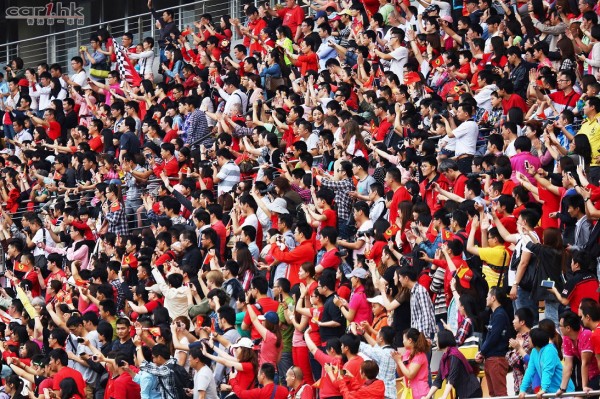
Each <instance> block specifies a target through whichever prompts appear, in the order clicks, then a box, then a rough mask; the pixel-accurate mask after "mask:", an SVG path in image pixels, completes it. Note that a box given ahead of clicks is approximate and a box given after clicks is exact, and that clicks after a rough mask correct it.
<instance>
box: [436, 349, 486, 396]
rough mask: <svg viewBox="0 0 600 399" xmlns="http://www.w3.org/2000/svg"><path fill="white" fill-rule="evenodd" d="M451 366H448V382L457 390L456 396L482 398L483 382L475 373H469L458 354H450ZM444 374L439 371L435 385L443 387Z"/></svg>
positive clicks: (439, 387)
mask: <svg viewBox="0 0 600 399" xmlns="http://www.w3.org/2000/svg"><path fill="white" fill-rule="evenodd" d="M448 361H450V367H449V368H448V370H449V372H448V376H447V377H446V380H447V383H449V384H451V385H452V386H453V387H454V389H455V391H456V397H457V398H459V399H464V398H480V397H481V396H483V395H482V392H481V384H480V383H479V380H478V379H477V377H476V376H475V375H474V374H473V373H467V371H466V370H465V366H463V364H462V362H461V361H460V360H459V359H458V358H457V357H456V356H449V357H448ZM442 383H443V380H442V374H441V373H437V376H436V378H435V380H434V381H433V385H434V386H436V387H437V388H438V389H441V388H442Z"/></svg>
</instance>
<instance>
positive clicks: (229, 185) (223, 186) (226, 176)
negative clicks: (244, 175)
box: [217, 161, 240, 195]
mask: <svg viewBox="0 0 600 399" xmlns="http://www.w3.org/2000/svg"><path fill="white" fill-rule="evenodd" d="M217 177H218V178H219V180H220V181H219V184H218V187H217V189H218V193H217V194H218V195H221V194H223V193H228V192H230V191H231V190H232V189H233V186H235V185H236V184H237V183H239V182H240V168H239V166H237V165H236V164H235V162H233V161H229V162H227V163H226V164H225V165H223V166H222V167H221V170H220V171H219V173H217Z"/></svg>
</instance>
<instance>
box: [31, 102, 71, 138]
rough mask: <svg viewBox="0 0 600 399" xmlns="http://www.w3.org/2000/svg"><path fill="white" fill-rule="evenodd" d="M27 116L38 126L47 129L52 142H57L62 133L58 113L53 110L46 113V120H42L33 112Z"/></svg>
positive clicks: (49, 109) (50, 109)
mask: <svg viewBox="0 0 600 399" xmlns="http://www.w3.org/2000/svg"><path fill="white" fill-rule="evenodd" d="M27 116H28V117H30V118H31V120H32V121H33V123H34V124H35V125H36V126H42V127H43V128H44V129H46V134H47V135H48V137H49V138H50V139H51V140H56V139H58V138H59V137H60V135H61V133H62V128H61V126H60V123H58V122H57V121H56V111H55V110H53V109H52V108H48V109H46V111H44V119H40V118H38V117H37V116H35V115H34V114H33V113H32V112H31V111H29V112H27Z"/></svg>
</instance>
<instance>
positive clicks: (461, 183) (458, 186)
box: [452, 173, 469, 198]
mask: <svg viewBox="0 0 600 399" xmlns="http://www.w3.org/2000/svg"><path fill="white" fill-rule="evenodd" d="M467 180H469V179H468V178H467V176H465V175H463V174H462V173H461V174H460V175H458V177H457V178H456V180H454V183H453V184H452V192H453V193H454V194H456V195H459V196H461V197H463V198H465V189H466V187H465V185H466V183H467Z"/></svg>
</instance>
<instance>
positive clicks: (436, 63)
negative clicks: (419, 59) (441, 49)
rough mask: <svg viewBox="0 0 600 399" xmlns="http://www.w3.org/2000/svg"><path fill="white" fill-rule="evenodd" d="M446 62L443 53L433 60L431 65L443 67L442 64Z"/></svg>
mask: <svg viewBox="0 0 600 399" xmlns="http://www.w3.org/2000/svg"><path fill="white" fill-rule="evenodd" d="M444 64H445V62H444V57H443V56H441V55H440V56H439V57H437V58H436V59H435V60H433V61H431V65H432V66H433V67H434V68H438V67H441V66H442V65H444Z"/></svg>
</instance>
